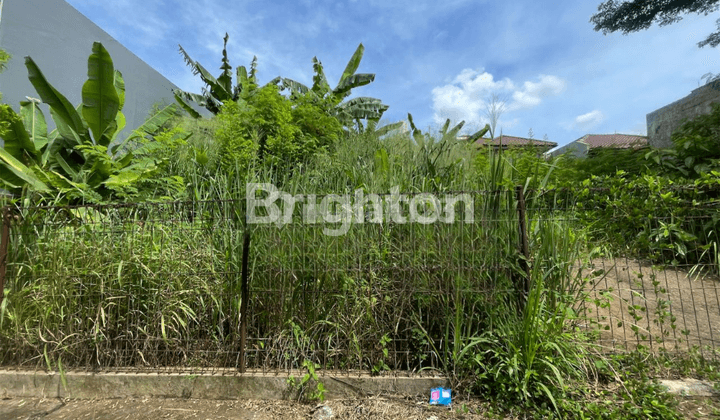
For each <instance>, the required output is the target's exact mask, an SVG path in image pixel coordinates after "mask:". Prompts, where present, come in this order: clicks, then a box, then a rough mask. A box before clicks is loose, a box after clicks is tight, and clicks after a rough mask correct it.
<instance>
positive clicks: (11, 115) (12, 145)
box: [2, 105, 37, 161]
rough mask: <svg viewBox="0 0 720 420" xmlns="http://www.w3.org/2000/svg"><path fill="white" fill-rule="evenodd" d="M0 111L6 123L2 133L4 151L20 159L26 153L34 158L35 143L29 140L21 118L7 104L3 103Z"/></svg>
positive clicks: (24, 156)
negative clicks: (5, 128)
mask: <svg viewBox="0 0 720 420" xmlns="http://www.w3.org/2000/svg"><path fill="white" fill-rule="evenodd" d="M2 111H3V119H4V120H5V121H4V122H5V123H7V125H8V126H7V130H5V131H4V132H3V135H2V139H3V142H4V143H5V144H4V148H5V151H6V152H7V153H8V154H9V155H10V156H12V157H14V158H15V159H17V160H20V161H24V160H26V156H27V155H30V156H31V157H32V158H33V159H34V157H35V155H36V154H37V152H36V150H35V144H34V143H33V142H32V140H30V136H28V133H27V129H26V128H25V124H24V123H23V120H22V118H21V117H20V116H19V115H18V114H17V113H15V111H14V110H13V109H12V108H10V106H9V105H3V109H2Z"/></svg>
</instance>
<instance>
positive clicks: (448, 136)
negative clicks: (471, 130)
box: [442, 118, 465, 140]
mask: <svg viewBox="0 0 720 420" xmlns="http://www.w3.org/2000/svg"><path fill="white" fill-rule="evenodd" d="M463 125H465V121H460V123H458V125H456V126H455V127H453V128H452V129H451V130H450V131H448V127H449V126H450V119H449V118H448V120H447V121H445V127H443V130H442V139H443V140H455V139H457V133H459V132H460V130H461V129H462V128H463Z"/></svg>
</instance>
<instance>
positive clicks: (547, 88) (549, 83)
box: [508, 74, 567, 111]
mask: <svg viewBox="0 0 720 420" xmlns="http://www.w3.org/2000/svg"><path fill="white" fill-rule="evenodd" d="M539 78H540V81H539V82H537V83H535V82H525V83H523V89H522V90H519V91H516V92H513V95H512V97H513V102H512V103H511V104H510V105H509V106H508V110H509V111H510V110H515V109H528V108H534V107H536V106H538V105H540V102H542V100H543V98H544V97H546V96H555V95H559V94H561V93H562V92H563V91H564V90H565V86H566V85H567V83H565V81H564V80H562V79H561V78H559V77H557V76H548V75H545V74H541V75H540V76H539Z"/></svg>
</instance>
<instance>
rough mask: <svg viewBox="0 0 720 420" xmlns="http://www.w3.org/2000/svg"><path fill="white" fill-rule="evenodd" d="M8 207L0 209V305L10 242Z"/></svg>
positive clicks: (3, 290) (0, 304)
mask: <svg viewBox="0 0 720 420" xmlns="http://www.w3.org/2000/svg"><path fill="white" fill-rule="evenodd" d="M10 220H11V218H10V207H3V210H2V232H0V306H2V303H3V299H4V297H5V276H6V275H7V260H8V245H9V242H10Z"/></svg>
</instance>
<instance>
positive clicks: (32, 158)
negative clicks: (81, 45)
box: [0, 42, 187, 203]
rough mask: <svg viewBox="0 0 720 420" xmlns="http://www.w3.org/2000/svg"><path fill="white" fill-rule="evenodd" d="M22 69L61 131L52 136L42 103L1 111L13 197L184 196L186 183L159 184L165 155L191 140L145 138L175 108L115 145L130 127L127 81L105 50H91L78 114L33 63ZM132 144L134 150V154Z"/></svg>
mask: <svg viewBox="0 0 720 420" xmlns="http://www.w3.org/2000/svg"><path fill="white" fill-rule="evenodd" d="M25 65H26V66H27V68H28V77H29V79H30V82H31V83H32V84H33V86H34V87H35V90H36V91H37V93H38V95H39V96H40V97H41V98H42V101H43V102H45V103H46V104H48V105H49V106H50V114H51V116H52V118H53V121H54V122H55V125H56V127H57V128H55V129H54V130H53V131H52V132H50V133H48V132H47V124H46V120H45V116H44V115H43V112H42V111H41V109H40V108H39V107H38V103H39V100H35V99H30V100H28V101H25V102H21V103H20V114H17V113H15V111H14V110H13V109H12V108H11V107H10V106H9V105H0V137H1V138H2V139H3V142H4V145H3V148H2V149H0V183H1V185H2V187H3V188H5V189H6V190H8V191H10V192H12V193H13V194H16V195H20V194H23V193H26V192H34V193H42V194H45V195H46V196H49V197H55V198H57V199H58V200H59V201H61V202H70V203H78V202H85V203H88V202H89V203H93V202H102V201H106V200H109V199H126V200H146V199H152V198H154V197H155V195H156V194H157V196H161V197H168V196H175V195H176V192H177V191H178V190H179V191H182V190H183V189H184V188H183V187H182V180H178V179H177V178H174V177H170V178H161V179H158V178H157V175H158V173H159V172H160V171H161V170H162V166H163V165H164V164H165V160H164V159H163V153H165V150H166V149H164V148H166V147H168V146H174V145H177V144H179V143H182V142H183V141H184V140H185V139H186V138H187V136H186V135H184V133H181V132H179V131H177V130H173V131H171V133H172V138H166V137H160V138H159V139H157V141H148V140H147V139H146V138H145V136H147V135H150V134H152V133H154V132H156V131H157V130H158V128H159V127H160V125H162V124H163V123H164V122H165V121H167V120H168V119H169V118H170V117H171V116H172V115H173V114H174V112H175V110H174V106H168V107H166V108H163V109H162V110H160V111H159V112H158V113H156V114H155V115H153V116H151V117H150V118H149V119H148V120H147V121H146V122H145V123H144V124H142V126H140V127H138V128H137V129H136V130H134V131H133V132H132V133H131V134H130V135H129V136H128V137H127V138H126V139H125V141H124V142H123V143H119V142H117V141H116V139H117V135H118V134H119V133H120V132H121V131H122V129H123V128H124V127H125V117H124V116H123V114H122V112H121V110H122V108H123V105H124V102H125V82H124V81H123V78H122V75H121V73H120V72H119V71H117V70H115V69H114V67H113V62H112V59H111V58H110V54H108V52H107V50H105V48H104V47H103V46H102V44H100V43H97V42H96V43H95V44H94V45H93V52H92V54H91V55H90V57H89V58H88V80H87V82H85V84H84V85H83V89H82V100H83V102H82V104H81V105H80V106H78V107H77V108H76V107H74V106H73V105H72V104H70V102H69V101H68V100H67V99H66V98H65V96H63V95H62V94H61V93H60V92H58V91H57V90H56V89H55V88H54V87H53V86H52V85H51V84H50V83H49V82H48V81H47V79H46V78H45V76H44V75H43V73H42V72H41V71H40V69H39V68H38V67H37V65H36V64H35V62H34V61H33V60H32V58H30V57H26V60H25ZM128 144H131V145H134V146H135V147H134V148H132V150H131V149H129V148H128V147H127V145H128ZM178 183H179V185H180V188H178ZM148 187H149V188H148Z"/></svg>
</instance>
